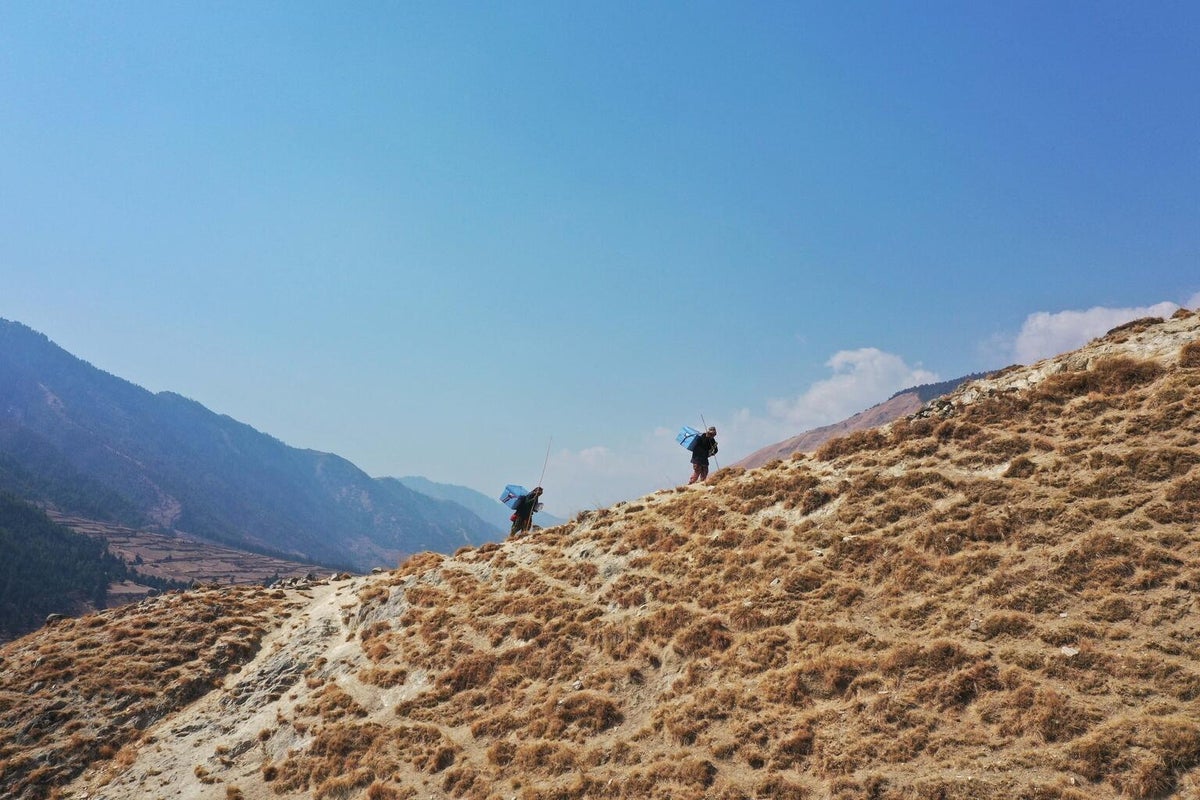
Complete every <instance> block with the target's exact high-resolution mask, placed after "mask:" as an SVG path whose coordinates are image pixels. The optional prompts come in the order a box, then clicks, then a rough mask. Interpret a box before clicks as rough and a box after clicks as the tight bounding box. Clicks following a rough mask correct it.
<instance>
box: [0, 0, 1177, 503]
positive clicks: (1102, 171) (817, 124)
mask: <svg viewBox="0 0 1200 800" xmlns="http://www.w3.org/2000/svg"><path fill="white" fill-rule="evenodd" d="M0 108H2V109H3V112H2V113H0V317H4V318H6V319H11V320H16V321H19V322H22V323H24V324H26V325H29V326H30V327H33V328H35V329H37V330H39V331H41V332H43V333H45V334H46V335H48V336H49V337H50V338H51V339H52V340H54V341H55V342H57V343H58V344H59V345H61V346H62V347H64V348H66V349H67V350H69V351H71V352H72V353H74V354H76V355H78V356H80V357H81V358H84V359H86V360H87V361H90V362H91V363H93V364H94V365H96V366H97V367H100V368H101V369H104V370H106V371H108V372H111V373H114V374H116V375H119V376H121V377H123V378H127V379H129V380H131V381H133V382H135V383H138V384H140V385H142V386H144V387H146V388H147V389H150V390H152V391H162V390H170V391H175V392H178V393H180V394H183V395H185V396H187V397H190V398H193V399H195V400H197V401H199V402H201V403H203V404H204V405H206V406H208V407H209V408H211V409H213V410H214V411H217V412H219V413H223V414H228V415H230V416H232V417H234V418H236V419H239V420H241V421H243V422H246V423H248V424H250V425H253V426H254V427H256V428H258V429H259V430H262V431H265V432H267V433H270V434H272V435H273V436H276V437H277V438H279V439H281V440H283V441H284V442H286V443H288V444H290V445H294V446H297V447H304V448H312V449H317V450H323V451H329V452H334V453H337V454H339V455H342V456H345V457H346V458H348V459H350V460H351V461H353V462H354V463H356V464H357V465H359V466H360V467H362V468H363V469H364V470H366V471H367V472H368V473H370V474H372V475H376V476H383V475H393V476H402V475H410V474H418V475H424V476H426V477H428V478H430V479H433V480H436V481H442V482H448V483H458V484H464V485H467V486H470V487H472V488H475V489H478V490H480V491H483V492H485V493H487V494H491V495H498V494H499V492H500V490H501V489H502V487H503V485H504V484H506V483H510V482H516V483H524V484H526V485H532V484H534V483H536V482H537V480H538V477H539V475H540V473H541V470H542V467H543V463H544V459H545V457H546V454H547V450H548V449H549V463H548V467H547V471H546V476H545V481H544V483H545V486H546V502H547V510H549V511H551V512H553V513H556V514H559V515H561V516H566V515H568V514H570V513H572V512H573V511H575V510H577V509H580V508H584V507H589V506H596V505H602V504H604V505H606V504H608V503H611V502H614V501H616V500H620V499H627V498H631V497H635V496H638V495H641V494H643V493H645V492H648V491H652V490H655V489H658V488H662V487H664V486H671V485H674V484H678V483H682V482H683V481H685V480H686V478H687V476H688V474H689V472H690V469H689V467H688V464H687V459H688V453H687V452H686V451H684V450H683V449H682V448H680V447H679V446H678V445H676V444H675V441H674V433H675V431H676V430H677V429H678V427H679V426H680V425H683V424H690V425H693V426H697V427H698V426H699V424H700V422H701V416H702V415H703V417H704V419H705V420H706V421H707V422H708V423H709V424H712V425H716V426H717V427H718V428H719V436H718V439H719V441H720V443H721V454H720V455H719V456H718V457H717V459H718V463H719V464H724V463H729V462H732V461H733V460H736V459H737V458H740V457H741V456H744V455H746V454H748V453H750V452H751V451H753V450H755V449H757V448H759V447H761V446H763V445H765V444H769V443H771V442H775V441H779V440H781V439H784V438H786V437H788V436H792V435H795V434H797V433H800V432H801V431H803V430H807V429H808V428H811V427H815V426H817V425H823V424H827V423H829V422H832V421H835V420H837V419H841V418H844V417H846V416H848V415H849V414H851V413H854V412H856V411H859V410H861V409H863V408H866V407H868V406H870V405H873V404H874V403H877V402H880V401H882V400H884V399H886V398H887V397H888V396H889V395H890V394H892V393H893V392H895V391H896V390H898V389H901V388H904V387H906V386H911V385H914V384H918V383H926V382H930V381H933V380H939V379H943V380H944V379H948V378H952V377H957V376H960V375H963V374H966V373H969V372H974V371H980V370H984V369H989V368H995V367H1001V366H1005V365H1007V364H1010V363H1014V362H1021V361H1023V362H1029V361H1033V360H1036V359H1038V358H1041V357H1043V356H1046V355H1050V354H1052V353H1054V352H1059V351H1061V350H1065V349H1069V348H1071V347H1075V346H1077V345H1079V344H1082V343H1083V342H1084V341H1086V340H1087V339H1088V338H1090V337H1092V336H1095V335H1098V334H1100V333H1103V332H1104V331H1105V330H1107V329H1108V328H1110V327H1112V326H1113V325H1115V324H1118V323H1119V322H1121V321H1124V320H1125V319H1128V318H1132V317H1134V316H1144V315H1146V314H1147V313H1151V312H1153V313H1161V312H1164V311H1165V312H1167V313H1169V312H1170V311H1171V310H1173V309H1174V308H1175V307H1176V306H1178V305H1186V306H1188V307H1195V306H1196V305H1200V4H1197V3H1194V2H1146V3H1131V2H1120V3H1113V2H1070V0H1064V1H1063V2H1052V3H1046V2H1043V1H1042V0H1038V1H1037V2H1002V3H963V2H886V3H884V2H853V3H841V2H838V3H833V2H830V3H820V4H817V3H808V2H784V3H770V2H756V3H728V2H722V3H716V2H713V3H707V2H695V3H665V2H640V1H639V2H609V1H608V0H606V1H605V2H592V3H583V2H526V1H524V0H522V2H508V3H483V2H471V3H454V2H436V3H420V4H417V3H395V2H380V3H367V2H322V3H314V2H302V1H299V0H298V1H295V2H279V3H274V2H271V3H268V2H243V1H242V0H238V1H237V2H203V3H201V2H158V1H157V0H153V1H150V0H147V1H145V2H139V1H133V0H131V1H129V2H108V3H99V2H97V3H82V2H46V0H33V1H32V2H27V1H26V0H4V2H0Z"/></svg>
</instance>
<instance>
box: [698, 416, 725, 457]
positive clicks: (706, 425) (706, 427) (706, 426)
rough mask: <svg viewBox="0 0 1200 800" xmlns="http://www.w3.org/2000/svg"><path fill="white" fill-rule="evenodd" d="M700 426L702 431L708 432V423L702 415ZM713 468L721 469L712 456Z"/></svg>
mask: <svg viewBox="0 0 1200 800" xmlns="http://www.w3.org/2000/svg"><path fill="white" fill-rule="evenodd" d="M700 424H701V425H703V426H704V430H705V431H706V432H707V431H708V421H707V420H706V419H704V415H703V414H701V415H700ZM713 466H715V467H716V468H717V469H720V468H721V462H720V461H717V457H716V456H713Z"/></svg>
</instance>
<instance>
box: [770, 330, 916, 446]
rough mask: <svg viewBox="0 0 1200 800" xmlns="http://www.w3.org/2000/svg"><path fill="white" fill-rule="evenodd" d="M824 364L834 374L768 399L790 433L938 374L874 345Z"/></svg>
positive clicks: (866, 405) (831, 419)
mask: <svg viewBox="0 0 1200 800" xmlns="http://www.w3.org/2000/svg"><path fill="white" fill-rule="evenodd" d="M825 366H827V367H829V368H830V369H832V370H833V373H834V374H833V377H830V378H826V379H825V380H821V381H817V382H816V383H814V384H813V385H812V386H811V387H810V388H809V389H808V390H807V391H806V392H804V393H803V394H801V395H799V396H798V397H794V398H788V399H773V400H769V401H768V402H767V410H768V411H769V412H770V415H771V417H772V418H773V419H775V420H778V421H779V422H781V423H783V424H786V425H787V426H789V427H792V428H795V430H794V431H793V432H792V433H790V434H788V435H789V436H794V435H795V434H797V433H801V432H802V431H805V430H808V429H809V428H816V427H819V426H821V425H828V424H829V423H831V422H837V421H838V420H842V419H845V418H846V417H849V416H850V415H852V414H856V413H858V412H859V411H862V410H863V409H864V408H869V407H870V406H872V405H874V404H876V403H879V402H882V401H883V400H886V399H887V397H888V396H889V395H891V394H892V393H894V392H896V391H897V390H899V389H904V388H907V387H909V386H915V385H918V384H922V383H932V382H933V381H936V380H937V375H936V374H934V373H932V372H930V371H928V370H925V369H921V368H920V367H919V366H918V367H911V366H909V365H908V364H906V363H905V362H904V359H902V358H901V357H900V356H898V355H895V354H893V353H885V352H884V351H882V350H879V349H878V348H875V347H864V348H860V349H858V350H842V351H840V352H838V353H834V355H833V357H832V358H830V359H829V360H828V361H826V362H825ZM785 438H786V437H785Z"/></svg>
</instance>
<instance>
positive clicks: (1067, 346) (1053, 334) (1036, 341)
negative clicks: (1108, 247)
mask: <svg viewBox="0 0 1200 800" xmlns="http://www.w3.org/2000/svg"><path fill="white" fill-rule="evenodd" d="M1189 302H1191V303H1200V294H1197V295H1195V296H1194V297H1192V299H1191V300H1190V301H1189ZM1178 308H1179V306H1178V305H1177V304H1176V303H1172V302H1169V301H1164V302H1162V303H1156V304H1154V305H1152V306H1143V307H1139V308H1104V307H1102V306H1097V307H1096V308H1089V309H1088V310H1087V311H1059V312H1057V313H1054V314H1051V313H1050V312H1047V311H1038V312H1036V313H1034V314H1030V315H1029V316H1028V317H1026V318H1025V323H1024V324H1023V325H1022V326H1021V332H1020V333H1018V334H1017V338H1016V341H1015V342H1014V343H1013V357H1014V359H1015V360H1016V361H1017V362H1018V363H1021V364H1032V363H1034V362H1035V361H1040V360H1041V359H1043V358H1049V357H1050V356H1055V355H1058V354H1059V353H1065V352H1066V351H1068V350H1074V349H1075V348H1077V347H1082V346H1083V345H1085V344H1087V343H1088V342H1089V341H1091V340H1092V339H1094V338H1096V337H1097V336H1103V335H1104V334H1105V333H1107V332H1108V331H1110V330H1112V329H1113V328H1115V327H1117V326H1118V325H1120V324H1122V323H1125V322H1129V321H1130V320H1134V319H1138V318H1140V317H1169V316H1171V314H1173V313H1175V311H1176V310H1177V309H1178Z"/></svg>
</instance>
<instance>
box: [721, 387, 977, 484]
mask: <svg viewBox="0 0 1200 800" xmlns="http://www.w3.org/2000/svg"><path fill="white" fill-rule="evenodd" d="M988 374H989V373H986V372H976V373H972V374H970V375H964V376H963V377H961V378H952V379H950V380H948V381H940V382H937V383H925V384H921V385H920V386H910V387H909V388H907V389H901V390H900V391H898V392H896V393H895V394H893V395H892V396H891V397H889V398H888V399H887V400H885V401H883V402H882V403H876V404H875V405H873V406H871V407H870V408H867V409H863V410H862V411H859V412H857V413H856V414H853V415H851V416H849V417H847V418H846V419H843V420H839V421H838V422H834V423H830V424H829V425H822V426H820V427H818V428H812V429H810V430H807V431H804V432H803V433H798V434H796V435H795V436H792V437H789V438H787V439H784V440H783V441H782V442H776V443H775V444H769V445H767V446H766V447H761V448H759V449H758V450H755V451H754V452H753V453H751V454H750V455H748V456H746V457H745V458H743V459H741V460H740V461H737V462H735V463H734V465H733V466H735V467H743V468H745V469H751V468H753V467H761V466H764V465H766V464H769V463H770V462H772V461H774V460H775V459H777V458H791V457H793V456H795V455H796V454H798V453H806V452H810V451H812V450H816V449H817V448H818V447H820V446H821V445H823V444H824V443H825V442H827V441H829V440H830V439H832V438H834V437H837V436H845V435H846V434H848V433H852V432H854V431H859V430H864V429H866V428H876V427H879V426H880V425H884V424H886V423H888V422H891V421H892V420H895V419H899V418H900V417H903V416H906V415H908V414H913V413H916V411H917V410H918V409H920V408H921V406H923V405H924V404H925V403H928V402H929V401H930V400H933V399H934V398H936V397H941V396H942V395H944V394H947V393H949V392H951V391H953V390H954V389H956V388H958V387H959V386H961V385H962V384H963V383H965V382H967V381H971V380H976V379H978V378H982V377H984V376H986V375H988Z"/></svg>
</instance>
